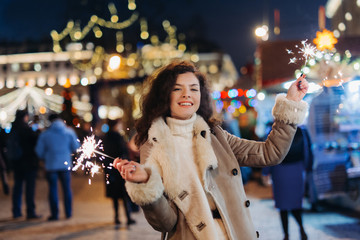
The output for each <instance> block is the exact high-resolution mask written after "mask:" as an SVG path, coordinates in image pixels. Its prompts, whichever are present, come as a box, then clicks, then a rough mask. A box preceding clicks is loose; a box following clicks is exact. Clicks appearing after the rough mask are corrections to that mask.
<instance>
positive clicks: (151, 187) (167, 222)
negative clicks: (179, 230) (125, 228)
mask: <svg viewBox="0 0 360 240" xmlns="http://www.w3.org/2000/svg"><path fill="white" fill-rule="evenodd" d="M150 149H151V144H149V143H146V144H145V145H144V146H142V147H141V148H140V161H141V164H144V166H145V170H146V171H147V172H148V174H149V176H150V177H149V180H148V181H147V182H146V183H132V182H126V183H125V186H126V190H127V192H128V194H129V196H130V198H131V200H132V201H133V202H135V203H136V204H138V205H139V206H140V207H141V208H142V209H143V211H144V215H145V218H146V219H147V221H148V222H149V224H150V225H151V226H152V227H153V228H154V229H155V230H157V231H160V232H169V231H171V230H172V229H173V228H174V227H175V225H176V222H177V219H178V210H177V208H176V206H175V204H174V203H173V202H172V201H171V200H169V199H168V198H167V197H166V196H165V194H164V185H163V182H162V178H161V176H160V174H159V170H158V167H157V166H153V165H150V164H147V163H145V160H146V159H147V157H148V155H149V153H150Z"/></svg>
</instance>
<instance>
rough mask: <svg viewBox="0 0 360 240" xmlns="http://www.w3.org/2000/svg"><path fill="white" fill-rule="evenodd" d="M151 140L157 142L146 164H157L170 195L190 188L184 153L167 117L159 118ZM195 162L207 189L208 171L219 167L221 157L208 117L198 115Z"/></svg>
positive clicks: (174, 196) (152, 131)
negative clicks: (182, 169) (213, 143)
mask: <svg viewBox="0 0 360 240" xmlns="http://www.w3.org/2000/svg"><path fill="white" fill-rule="evenodd" d="M148 139H149V142H150V143H151V144H152V145H153V147H152V149H151V152H150V155H149V157H148V159H147V160H146V165H147V164H150V165H153V164H155V165H156V166H158V168H159V169H158V171H159V173H160V175H161V177H162V179H163V183H164V188H165V192H166V194H167V195H168V196H169V197H170V198H171V199H174V198H176V197H177V196H178V195H179V194H180V193H181V192H182V191H184V189H186V188H187V187H188V184H187V181H186V179H184V178H182V176H180V174H179V171H178V169H179V168H180V167H181V157H180V156H181V154H180V153H178V152H177V148H176V146H175V144H174V141H173V138H172V135H171V132H170V129H169V127H168V126H167V125H166V123H165V121H164V119H163V118H157V119H156V120H155V121H154V122H153V124H152V125H151V127H150V129H149V138H148ZM194 146H195V148H194V149H195V152H194V156H195V161H196V163H197V165H198V167H199V169H200V172H201V175H202V179H201V181H202V184H203V186H204V188H207V183H206V178H205V176H206V170H207V169H208V168H213V169H215V168H217V159H216V156H215V153H214V151H213V149H212V146H211V132H210V128H209V126H208V124H207V123H206V122H205V120H204V119H203V118H202V117H201V116H199V115H197V117H196V120H195V123H194Z"/></svg>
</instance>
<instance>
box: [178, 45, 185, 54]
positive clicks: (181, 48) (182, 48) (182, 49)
mask: <svg viewBox="0 0 360 240" xmlns="http://www.w3.org/2000/svg"><path fill="white" fill-rule="evenodd" d="M178 49H179V50H180V51H183V52H185V50H186V45H185V44H183V43H180V44H179V46H178Z"/></svg>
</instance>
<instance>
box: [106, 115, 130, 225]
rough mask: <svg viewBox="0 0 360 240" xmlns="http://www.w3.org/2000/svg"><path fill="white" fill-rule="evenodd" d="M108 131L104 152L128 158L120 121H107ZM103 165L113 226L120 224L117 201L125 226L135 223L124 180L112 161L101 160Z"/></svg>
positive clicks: (107, 159)
mask: <svg viewBox="0 0 360 240" xmlns="http://www.w3.org/2000/svg"><path fill="white" fill-rule="evenodd" d="M108 125H109V131H108V132H107V133H106V134H105V136H104V138H103V147H104V152H105V153H106V154H107V155H109V156H120V157H121V158H128V157H129V154H128V149H127V144H126V142H125V140H124V138H123V137H122V136H121V134H120V129H119V128H120V120H108ZM103 163H104V165H105V168H104V171H105V190H106V197H109V198H111V199H112V202H113V207H114V216H115V221H114V222H115V224H120V217H119V200H122V202H123V206H124V209H125V214H126V218H127V225H131V224H134V223H135V220H133V219H132V218H131V205H130V198H129V196H128V194H127V192H126V189H125V180H124V179H123V178H122V177H121V176H120V173H119V171H117V170H116V169H115V168H113V167H109V166H112V159H109V158H105V159H104V160H103Z"/></svg>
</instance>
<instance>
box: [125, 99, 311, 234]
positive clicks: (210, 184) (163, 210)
mask: <svg viewBox="0 0 360 240" xmlns="http://www.w3.org/2000/svg"><path fill="white" fill-rule="evenodd" d="M306 111H307V104H306V103H305V102H303V101H302V102H294V101H289V100H287V99H286V98H285V95H278V96H277V98H276V104H275V106H274V108H273V116H274V119H275V123H274V125H273V130H272V131H271V133H270V134H269V136H268V138H267V140H266V141H265V142H256V141H251V140H246V139H241V138H238V137H236V136H234V135H231V134H229V133H227V132H226V131H224V130H223V129H222V128H221V127H215V128H214V129H212V130H210V128H209V126H208V125H207V124H206V122H205V121H204V120H203V119H202V118H201V117H200V116H197V119H196V121H195V123H194V146H195V150H194V151H195V159H196V161H197V164H198V166H199V169H200V170H201V173H202V176H203V179H202V183H203V188H204V191H205V192H207V193H209V194H210V195H211V196H212V197H213V199H214V202H215V204H216V207H217V209H218V211H219V212H220V215H221V219H222V221H223V223H224V226H225V229H226V232H227V235H228V237H229V239H233V240H240V239H244V240H247V239H256V238H257V237H258V235H259V233H258V232H257V231H256V230H255V229H254V226H253V223H252V220H251V216H250V212H249V206H250V202H249V200H248V199H247V198H246V195H245V192H244V188H243V183H242V179H241V173H240V166H251V167H263V166H270V165H275V164H279V163H280V162H281V161H282V160H283V158H284V157H285V155H286V154H287V152H288V150H289V147H290V145H291V142H292V139H293V136H294V134H295V131H296V124H299V123H301V122H302V121H303V119H304V117H305V113H306ZM140 151H141V156H140V159H141V162H142V164H144V165H145V167H146V170H147V171H148V173H149V174H150V178H149V180H148V182H147V183H144V184H136V183H130V182H127V183H126V188H127V191H128V193H129V195H130V197H131V199H132V200H133V201H134V202H135V203H137V204H139V205H140V206H141V207H142V209H143V211H144V214H145V217H146V219H147V221H148V222H149V223H150V225H151V226H152V227H153V228H154V229H155V230H157V231H160V232H162V238H163V239H165V238H167V239H171V240H192V239H201V240H202V239H204V240H211V239H216V237H217V235H216V232H214V231H215V230H214V228H213V227H210V226H213V222H212V221H213V219H212V215H211V213H210V212H204V210H203V208H202V207H201V206H194V205H192V199H194V198H196V196H194V194H192V190H191V189H190V188H189V186H190V184H189V182H188V181H189V179H186V178H183V177H182V176H179V174H178V171H177V169H178V168H180V167H182V165H181V153H177V152H176V146H174V144H173V141H172V135H171V133H170V129H169V128H168V126H167V125H166V123H165V122H164V120H163V119H162V118H159V119H157V120H155V121H154V122H153V124H152V126H151V128H150V129H149V138H148V141H147V142H146V143H145V144H144V145H143V146H142V147H141V149H140ZM204 204H207V203H204ZM260 234H261V233H260Z"/></svg>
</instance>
